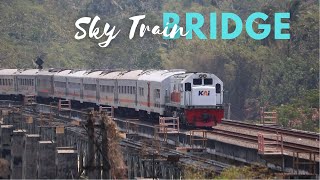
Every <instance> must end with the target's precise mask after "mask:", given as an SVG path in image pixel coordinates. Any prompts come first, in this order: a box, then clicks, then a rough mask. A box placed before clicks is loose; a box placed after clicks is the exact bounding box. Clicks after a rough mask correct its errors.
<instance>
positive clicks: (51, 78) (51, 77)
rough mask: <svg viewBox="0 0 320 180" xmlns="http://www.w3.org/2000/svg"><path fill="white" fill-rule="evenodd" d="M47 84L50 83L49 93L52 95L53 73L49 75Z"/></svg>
mask: <svg viewBox="0 0 320 180" xmlns="http://www.w3.org/2000/svg"><path fill="white" fill-rule="evenodd" d="M49 84H50V87H51V88H50V95H53V94H54V88H53V75H52V76H50V82H49Z"/></svg>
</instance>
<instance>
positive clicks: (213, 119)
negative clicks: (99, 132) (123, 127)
mask: <svg viewBox="0 0 320 180" xmlns="http://www.w3.org/2000/svg"><path fill="white" fill-rule="evenodd" d="M0 94H1V95H34V96H38V97H40V98H56V99H68V100H73V101H78V102H80V103H83V102H87V103H94V104H97V105H108V106H112V107H115V108H120V109H125V110H126V109H129V110H130V111H136V112H138V111H139V112H145V113H146V114H158V115H161V116H163V115H176V116H179V117H180V118H181V120H182V121H184V122H185V123H187V124H191V125H194V126H201V127H203V126H205V127H207V126H212V125H215V124H217V123H218V122H220V121H221V118H222V117H223V108H222V104H223V82H222V81H221V80H220V79H219V78H218V77H217V76H215V75H214V74H210V73H188V72H186V71H185V70H132V71H111V70H109V71H107V70H106V71H102V70H97V71H86V70H77V71H76V70H55V69H50V70H38V69H28V70H17V69H2V70H0Z"/></svg>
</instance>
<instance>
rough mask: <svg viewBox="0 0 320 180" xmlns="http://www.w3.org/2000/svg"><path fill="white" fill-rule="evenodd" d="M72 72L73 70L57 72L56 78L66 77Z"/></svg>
mask: <svg viewBox="0 0 320 180" xmlns="http://www.w3.org/2000/svg"><path fill="white" fill-rule="evenodd" d="M71 71H72V70H71V69H66V70H62V71H59V72H57V73H56V74H55V75H54V76H56V77H58V76H66V75H67V74H69V73H70V72H71Z"/></svg>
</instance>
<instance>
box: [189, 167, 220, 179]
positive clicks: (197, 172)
mask: <svg viewBox="0 0 320 180" xmlns="http://www.w3.org/2000/svg"><path fill="white" fill-rule="evenodd" d="M214 175H215V173H214V171H213V170H209V169H200V168H199V167H197V166H196V165H193V166H184V168H183V179H212V178H213V177H214Z"/></svg>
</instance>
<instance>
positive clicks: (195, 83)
mask: <svg viewBox="0 0 320 180" xmlns="http://www.w3.org/2000/svg"><path fill="white" fill-rule="evenodd" d="M193 85H202V79H193Z"/></svg>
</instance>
